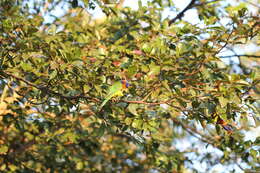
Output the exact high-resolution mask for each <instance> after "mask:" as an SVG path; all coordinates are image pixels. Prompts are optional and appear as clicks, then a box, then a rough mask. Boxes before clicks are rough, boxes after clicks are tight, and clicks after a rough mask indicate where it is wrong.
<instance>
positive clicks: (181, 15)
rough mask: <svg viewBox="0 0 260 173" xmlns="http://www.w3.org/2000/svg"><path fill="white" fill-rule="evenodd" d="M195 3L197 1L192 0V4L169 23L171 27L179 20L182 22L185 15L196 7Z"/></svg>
mask: <svg viewBox="0 0 260 173" xmlns="http://www.w3.org/2000/svg"><path fill="white" fill-rule="evenodd" d="M195 2H196V0H191V2H190V3H189V4H188V5H187V7H185V8H184V9H183V10H182V11H181V12H180V13H179V14H177V16H176V17H175V18H173V19H171V20H170V21H169V26H170V25H172V24H173V23H174V22H176V20H178V19H179V20H180V19H181V18H182V17H183V16H184V13H185V12H186V11H187V10H189V9H191V8H193V7H194V4H195Z"/></svg>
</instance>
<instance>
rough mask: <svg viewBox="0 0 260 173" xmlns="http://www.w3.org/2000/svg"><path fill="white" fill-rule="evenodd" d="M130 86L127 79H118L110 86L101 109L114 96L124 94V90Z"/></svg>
mask: <svg viewBox="0 0 260 173" xmlns="http://www.w3.org/2000/svg"><path fill="white" fill-rule="evenodd" d="M128 87H129V83H128V82H127V80H122V81H117V82H115V83H114V84H113V85H112V86H110V87H109V89H108V92H107V95H106V97H105V100H104V101H103V102H102V104H101V105H100V107H99V110H101V109H102V108H103V106H104V105H105V104H106V103H107V102H108V101H109V100H110V99H111V98H113V97H116V96H123V92H124V91H125V90H126V89H127V88H128Z"/></svg>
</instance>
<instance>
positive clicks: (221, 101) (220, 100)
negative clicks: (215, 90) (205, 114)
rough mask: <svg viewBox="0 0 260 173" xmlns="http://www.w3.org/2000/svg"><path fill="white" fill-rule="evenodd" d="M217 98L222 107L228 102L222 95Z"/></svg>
mask: <svg viewBox="0 0 260 173" xmlns="http://www.w3.org/2000/svg"><path fill="white" fill-rule="evenodd" d="M218 100H219V103H220V105H221V107H222V108H224V107H226V106H227V104H228V103H229V100H228V99H226V98H224V97H219V98H218Z"/></svg>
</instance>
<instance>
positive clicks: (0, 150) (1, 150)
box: [0, 145, 8, 154]
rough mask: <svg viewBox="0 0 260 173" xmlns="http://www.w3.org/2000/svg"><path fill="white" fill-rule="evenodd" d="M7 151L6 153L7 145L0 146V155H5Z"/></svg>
mask: <svg viewBox="0 0 260 173" xmlns="http://www.w3.org/2000/svg"><path fill="white" fill-rule="evenodd" d="M7 151H8V146H7V145H0V154H6V152H7Z"/></svg>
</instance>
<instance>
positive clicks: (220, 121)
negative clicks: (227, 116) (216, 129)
mask: <svg viewBox="0 0 260 173" xmlns="http://www.w3.org/2000/svg"><path fill="white" fill-rule="evenodd" d="M217 124H219V125H221V126H222V127H223V129H225V130H226V131H227V132H228V133H232V132H233V127H232V126H231V125H230V124H228V123H227V122H225V121H224V120H223V119H221V118H218V121H217Z"/></svg>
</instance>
